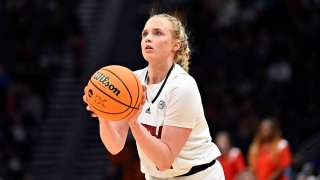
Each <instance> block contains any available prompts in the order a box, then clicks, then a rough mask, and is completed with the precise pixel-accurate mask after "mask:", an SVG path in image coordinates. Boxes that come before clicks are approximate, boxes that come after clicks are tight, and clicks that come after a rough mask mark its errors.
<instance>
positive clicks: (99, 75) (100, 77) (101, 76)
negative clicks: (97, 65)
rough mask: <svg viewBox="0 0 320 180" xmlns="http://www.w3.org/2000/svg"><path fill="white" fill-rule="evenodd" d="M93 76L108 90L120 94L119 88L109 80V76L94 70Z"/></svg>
mask: <svg viewBox="0 0 320 180" xmlns="http://www.w3.org/2000/svg"><path fill="white" fill-rule="evenodd" d="M93 78H94V79H95V80H97V81H99V82H100V83H101V84H102V85H104V86H105V87H106V88H107V89H109V90H110V91H113V94H115V95H117V96H118V95H119V94H120V90H119V89H118V88H116V87H115V86H114V85H113V84H111V83H110V82H109V77H107V76H105V75H104V74H102V73H101V72H96V74H95V75H94V77H93Z"/></svg>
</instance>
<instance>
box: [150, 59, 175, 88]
mask: <svg viewBox="0 0 320 180" xmlns="http://www.w3.org/2000/svg"><path fill="white" fill-rule="evenodd" d="M171 66H172V62H168V63H162V64H159V63H155V64H152V63H149V65H148V79H147V84H157V83H160V82H161V81H162V80H164V79H165V78H166V76H167V74H168V72H169V70H170V68H171Z"/></svg>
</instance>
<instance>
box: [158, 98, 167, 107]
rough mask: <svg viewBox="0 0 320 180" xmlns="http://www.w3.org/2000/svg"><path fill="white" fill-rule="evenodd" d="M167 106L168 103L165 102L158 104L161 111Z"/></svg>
mask: <svg viewBox="0 0 320 180" xmlns="http://www.w3.org/2000/svg"><path fill="white" fill-rule="evenodd" d="M165 106H166V103H165V102H164V101H163V100H161V101H159V104H158V108H159V109H163V108H164V107H165Z"/></svg>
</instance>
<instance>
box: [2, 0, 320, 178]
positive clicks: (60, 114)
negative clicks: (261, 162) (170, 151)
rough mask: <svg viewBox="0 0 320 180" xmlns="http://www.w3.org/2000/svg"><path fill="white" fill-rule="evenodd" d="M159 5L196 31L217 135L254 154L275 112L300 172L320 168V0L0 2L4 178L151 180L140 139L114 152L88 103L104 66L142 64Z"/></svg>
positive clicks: (198, 75)
mask: <svg viewBox="0 0 320 180" xmlns="http://www.w3.org/2000/svg"><path fill="white" fill-rule="evenodd" d="M150 7H155V9H158V10H159V12H167V13H173V14H176V15H177V16H178V17H179V18H181V19H182V20H183V22H184V23H185V24H186V26H187V30H188V32H189V34H190V39H191V46H192V50H193V55H192V58H191V70H190V74H191V75H192V76H193V77H194V78H195V79H196V81H197V83H198V86H199V89H200V93H201V95H202V101H203V105H204V109H205V113H206V118H207V121H208V124H209V126H210V130H211V135H212V137H213V139H214V137H215V136H216V134H217V132H219V131H222V130H223V131H227V132H229V133H230V135H231V139H232V142H233V145H234V146H236V147H238V148H239V149H240V150H241V151H242V152H243V154H244V157H245V161H246V163H247V155H248V148H249V146H250V143H251V142H252V140H253V136H254V133H255V132H256V130H257V127H258V125H259V123H260V121H261V120H262V119H264V118H265V117H274V118H276V119H277V120H278V121H279V123H280V128H281V132H282V135H283V138H285V139H286V140H287V141H288V142H289V145H290V148H291V151H292V165H291V170H292V172H291V173H292V177H293V178H296V177H298V175H299V174H301V173H305V174H307V175H308V176H314V177H315V176H318V175H319V172H320V133H319V129H320V109H319V108H320V106H319V105H320V104H319V102H320V99H319V92H320V89H319V84H320V82H319V81H320V75H319V67H320V66H319V60H320V56H319V54H320V34H319V33H320V11H319V10H320V1H319V0H167V1H161V0H144V1H143V0H130V1H124V0H81V1H80V0H78V1H76V0H68V1H62V0H0V180H7V179H8V180H11V179H22V180H31V179H92V180H96V179H97V180H103V179H143V175H142V174H141V173H140V169H139V159H138V157H137V153H136V148H135V142H134V140H133V139H132V137H129V138H128V142H127V144H126V147H125V149H124V150H123V151H122V152H121V153H120V154H119V155H117V156H111V155H110V154H109V153H108V152H107V151H106V149H105V148H104V146H103V144H102V142H101V140H100V137H99V131H98V122H97V120H96V119H93V118H91V117H90V116H89V114H88V112H87V111H86V110H85V104H84V103H83V102H82V95H83V88H84V86H85V85H86V83H87V80H88V79H89V77H90V76H91V74H92V73H93V72H94V71H95V70H96V69H98V68H99V67H102V66H106V65H110V64H119V65H124V66H127V67H129V68H131V69H132V70H136V69H139V68H143V67H145V66H146V62H145V61H144V60H143V57H142V55H141V50H140V33H141V31H142V29H143V26H144V23H145V22H146V20H147V19H148V16H149V15H148V14H149V10H150Z"/></svg>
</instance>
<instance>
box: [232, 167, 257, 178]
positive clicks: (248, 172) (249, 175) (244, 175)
mask: <svg viewBox="0 0 320 180" xmlns="http://www.w3.org/2000/svg"><path fill="white" fill-rule="evenodd" d="M236 179H237V180H256V179H257V177H256V176H255V174H254V172H253V171H252V170H250V169H245V170H243V171H242V172H241V173H239V175H238V176H237V178H236Z"/></svg>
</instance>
